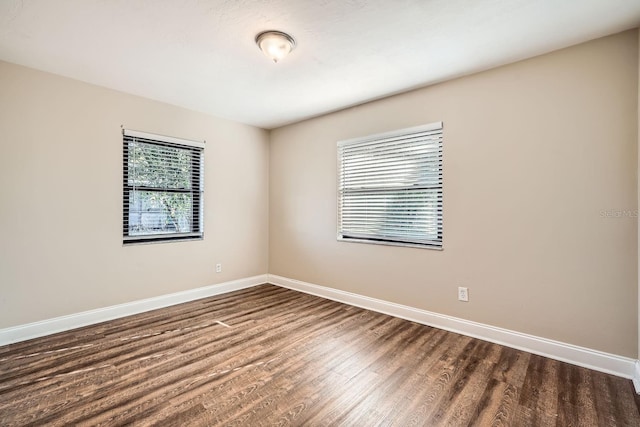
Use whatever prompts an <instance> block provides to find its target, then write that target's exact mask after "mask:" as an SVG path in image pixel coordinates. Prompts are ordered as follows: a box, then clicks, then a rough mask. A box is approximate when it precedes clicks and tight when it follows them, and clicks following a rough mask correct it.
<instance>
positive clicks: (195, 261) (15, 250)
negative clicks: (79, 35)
mask: <svg viewBox="0 0 640 427" xmlns="http://www.w3.org/2000/svg"><path fill="white" fill-rule="evenodd" d="M0 93H2V95H1V96H0V129H2V140H1V142H0V144H1V146H2V154H0V227H1V228H0V231H1V233H0V234H1V236H2V237H1V238H0V328H6V327H11V326H15V325H22V324H26V323H30V322H35V321H40V320H45V319H50V318H54V317H58V316H63V315H69V314H74V313H78V312H83V311H86V310H92V309H96V308H102V307H109V306H113V305H116V304H121V303H127V302H131V301H136V300H140V299H144V298H150V297H155V296H159V295H165V294H170V293H175V292H181V291H185V290H189V289H194V288H199V287H203V286H208V285H214V284H218V283H223V282H228V281H231V280H234V279H238V278H245V277H251V276H255V275H258V274H264V273H266V271H267V265H268V254H267V251H268V232H269V230H268V217H267V215H266V212H267V211H268V193H269V191H268V177H269V176H268V169H269V163H268V162H269V154H268V152H269V134H268V132H267V131H265V130H262V129H258V128H255V127H252V126H247V125H243V124H239V123H235V122H231V121H227V120H222V119H218V118H215V117H212V116H209V115H206V114H201V113H196V112H193V111H188V110H185V109H182V108H178V107H174V106H171V105H167V104H163V103H160V102H155V101H151V100H148V99H143V98H140V97H136V96H132V95H128V94H124V93H121V92H116V91H113V90H108V89H105V88H101V87H98V86H93V85H89V84H86V83H82V82H79V81H76V80H71V79H67V78H64V77H60V76H56V75H52V74H48V73H44V72H40V71H36V70H33V69H29V68H25V67H21V66H18V65H14V64H10V63H6V62H0ZM121 125H124V126H125V127H127V128H131V129H136V130H141V131H146V132H151V133H157V134H163V135H170V136H176V137H181V138H187V139H195V140H206V148H205V154H204V156H205V171H204V176H205V183H204V184H205V193H204V231H205V238H204V240H201V241H191V242H180V243H165V244H153V245H135V246H127V247H123V245H122V134H121ZM216 263H222V266H223V269H222V272H221V273H215V264H216Z"/></svg>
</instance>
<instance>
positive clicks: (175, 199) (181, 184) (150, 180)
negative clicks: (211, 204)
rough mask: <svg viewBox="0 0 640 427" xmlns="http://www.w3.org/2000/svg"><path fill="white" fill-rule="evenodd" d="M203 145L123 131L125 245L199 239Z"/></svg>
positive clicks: (200, 229)
mask: <svg viewBox="0 0 640 427" xmlns="http://www.w3.org/2000/svg"><path fill="white" fill-rule="evenodd" d="M203 150H204V142H196V141H188V140H183V139H178V138H172V137H166V136H160V135H152V134H148V133H144V132H138V131H132V130H128V129H125V130H124V131H123V154H124V164H123V166H124V167H123V169H124V174H123V175H124V176H123V178H124V179H123V242H124V243H125V244H128V243H142V242H161V241H168V240H185V239H201V238H202V237H203V224H202V202H203V200H202V196H203V160H204V159H203Z"/></svg>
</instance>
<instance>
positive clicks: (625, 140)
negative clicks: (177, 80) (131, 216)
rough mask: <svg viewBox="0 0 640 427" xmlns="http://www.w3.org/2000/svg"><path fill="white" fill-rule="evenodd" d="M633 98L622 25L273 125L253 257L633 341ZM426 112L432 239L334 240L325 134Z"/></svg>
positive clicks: (401, 294)
mask: <svg viewBox="0 0 640 427" xmlns="http://www.w3.org/2000/svg"><path fill="white" fill-rule="evenodd" d="M637 103H638V35H637V31H636V30H633V31H628V32H624V33H621V34H618V35H614V36H611V37H607V38H603V39H599V40H595V41H592V42H589V43H585V44H582V45H578V46H575V47H571V48H568V49H565V50H561V51H558V52H555V53H551V54H548V55H544V56H540V57H537V58H533V59H530V60H527V61H523V62H519V63H516V64H512V65H508V66H504V67H501V68H497V69H494V70H490V71H487V72H484V73H479V74H475V75H472V76H468V77H464V78H460V79H457V80H454V81H449V82H446V83H442V84H439V85H435V86H431V87H428V88H425V89H421V90H416V91H413V92H410V93H406V94H402V95H398V96H394V97H391V98H387V99H383V100H380V101H376V102H372V103H369V104H366V105H362V106H359V107H355V108H351V109H348V110H344V111H341V112H337V113H334V114H330V115H327V116H324V117H320V118H316V119H312V120H308V121H305V122H301V123H298V124H294V125H290V126H287V127H283V128H280V129H276V130H274V131H272V133H271V150H270V158H271V160H270V240H269V242H270V243H269V248H270V250H269V272H270V273H272V274H277V275H282V276H285V277H289V278H293V279H298V280H303V281H307V282H311V283H316V284H319V285H323V286H329V287H333V288H337V289H341V290H345V291H350V292H355V293H358V294H362V295H367V296H370V297H374V298H380V299H383V300H388V301H392V302H397V303H401V304H406V305H410V306H414V307H418V308H421V309H425V310H430V311H434V312H438V313H444V314H447V315H452V316H456V317H460V318H464V319H469V320H472V321H477V322H482V323H486V324H489V325H495V326H499V327H504V328H508V329H512V330H516V331H521V332H525V333H530V334H533V335H538V336H542V337H547V338H551V339H556V340H559V341H563V342H567V343H573V344H576V345H580V346H585V347H589V348H593V349H599V350H603V351H607V352H611V353H614V354H619V355H623V356H629V357H636V355H637V354H638V345H637V342H638V295H637V294H638V278H637V268H638V252H637V246H638V239H637V227H638V223H637V220H636V218H634V217H628V216H627V217H620V218H613V217H608V218H607V217H603V216H602V212H611V211H616V212H617V211H633V210H635V209H637V198H638V193H637V187H638V182H637V178H636V170H637V159H638V154H637V136H636V135H637V132H638V129H637V122H638V116H637V114H636V111H637V109H636V108H637ZM440 120H442V121H443V122H444V138H445V139H444V250H443V251H442V252H438V251H432V250H425V249H414V248H401V247H391V246H379V245H366V244H358V243H347V242H337V241H336V141H339V140H342V139H348V138H354V137H359V136H364V135H369V134H374V133H378V132H385V131H389V130H393V129H399V128H404V127H409V126H415V125H420V124H426V123H431V122H435V121H440ZM457 286H467V287H469V292H470V302H468V303H462V302H458V301H457V300H456V288H457Z"/></svg>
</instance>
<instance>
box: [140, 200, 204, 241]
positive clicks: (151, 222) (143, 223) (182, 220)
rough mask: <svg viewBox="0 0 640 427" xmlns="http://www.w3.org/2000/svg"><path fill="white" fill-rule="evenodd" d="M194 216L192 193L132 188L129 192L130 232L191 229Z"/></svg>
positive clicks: (153, 232) (141, 232) (142, 233)
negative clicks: (133, 189)
mask: <svg viewBox="0 0 640 427" xmlns="http://www.w3.org/2000/svg"><path fill="white" fill-rule="evenodd" d="M191 218H193V199H192V196H191V194H189V193H168V192H163V191H139V190H135V191H131V192H130V194H129V235H130V236H144V235H150V234H162V233H188V232H190V231H191Z"/></svg>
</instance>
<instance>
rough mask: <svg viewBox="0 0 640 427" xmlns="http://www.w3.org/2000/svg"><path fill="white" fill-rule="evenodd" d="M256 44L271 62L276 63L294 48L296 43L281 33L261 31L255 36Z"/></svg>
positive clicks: (287, 35)
mask: <svg viewBox="0 0 640 427" xmlns="http://www.w3.org/2000/svg"><path fill="white" fill-rule="evenodd" d="M256 44H257V45H258V47H259V48H260V50H262V51H263V52H264V54H265V55H267V57H269V58H270V59H271V60H273V62H278V61H280V60H281V59H282V58H284V57H285V56H287V55H288V54H289V52H291V51H292V50H293V49H294V48H295V47H296V41H295V40H294V39H293V37H291V36H290V35H289V34H287V33H283V32H282V31H263V32H262V33H260V34H258V35H257V36H256Z"/></svg>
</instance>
